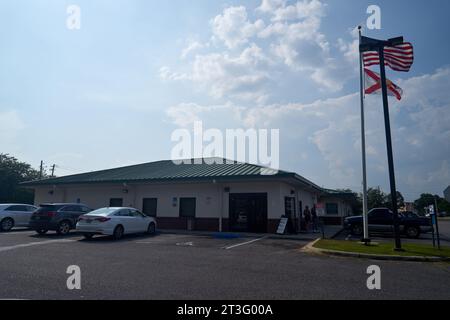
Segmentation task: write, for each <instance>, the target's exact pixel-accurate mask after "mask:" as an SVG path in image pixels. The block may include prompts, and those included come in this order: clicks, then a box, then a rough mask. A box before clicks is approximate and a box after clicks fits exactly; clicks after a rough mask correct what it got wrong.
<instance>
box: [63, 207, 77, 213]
mask: <svg viewBox="0 0 450 320" xmlns="http://www.w3.org/2000/svg"><path fill="white" fill-rule="evenodd" d="M61 211H64V212H81V209H80V207H79V206H67V207H64V208H63V209H62V210H61Z"/></svg>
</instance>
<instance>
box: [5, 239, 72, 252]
mask: <svg viewBox="0 0 450 320" xmlns="http://www.w3.org/2000/svg"><path fill="white" fill-rule="evenodd" d="M73 241H76V240H69V239H60V240H48V241H39V242H30V243H24V244H17V245H14V246H9V247H0V252H4V251H10V250H14V249H19V248H26V247H32V246H41V245H45V244H50V243H64V242H73Z"/></svg>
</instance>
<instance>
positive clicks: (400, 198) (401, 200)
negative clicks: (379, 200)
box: [384, 191, 405, 210]
mask: <svg viewBox="0 0 450 320" xmlns="http://www.w3.org/2000/svg"><path fill="white" fill-rule="evenodd" d="M384 206H385V207H386V208H389V209H391V210H393V208H392V197H391V194H388V195H387V196H386V199H385V204H384ZM404 206H405V198H404V197H403V195H402V194H401V192H400V191H397V208H401V207H404Z"/></svg>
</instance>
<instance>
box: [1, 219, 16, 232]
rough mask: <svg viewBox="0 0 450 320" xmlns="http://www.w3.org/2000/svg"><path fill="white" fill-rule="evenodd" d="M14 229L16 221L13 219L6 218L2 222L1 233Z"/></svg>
mask: <svg viewBox="0 0 450 320" xmlns="http://www.w3.org/2000/svg"><path fill="white" fill-rule="evenodd" d="M13 227H14V220H13V219H11V218H5V219H3V220H2V222H0V231H6V232H7V231H11V229H12V228H13Z"/></svg>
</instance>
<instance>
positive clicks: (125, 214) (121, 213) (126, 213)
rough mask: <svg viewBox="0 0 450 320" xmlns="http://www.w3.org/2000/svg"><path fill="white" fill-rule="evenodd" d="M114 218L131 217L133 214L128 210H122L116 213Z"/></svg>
mask: <svg viewBox="0 0 450 320" xmlns="http://www.w3.org/2000/svg"><path fill="white" fill-rule="evenodd" d="M114 216H116V217H130V216H131V213H130V210H128V209H122V210H120V211H119V212H117V213H115V214H114Z"/></svg>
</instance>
